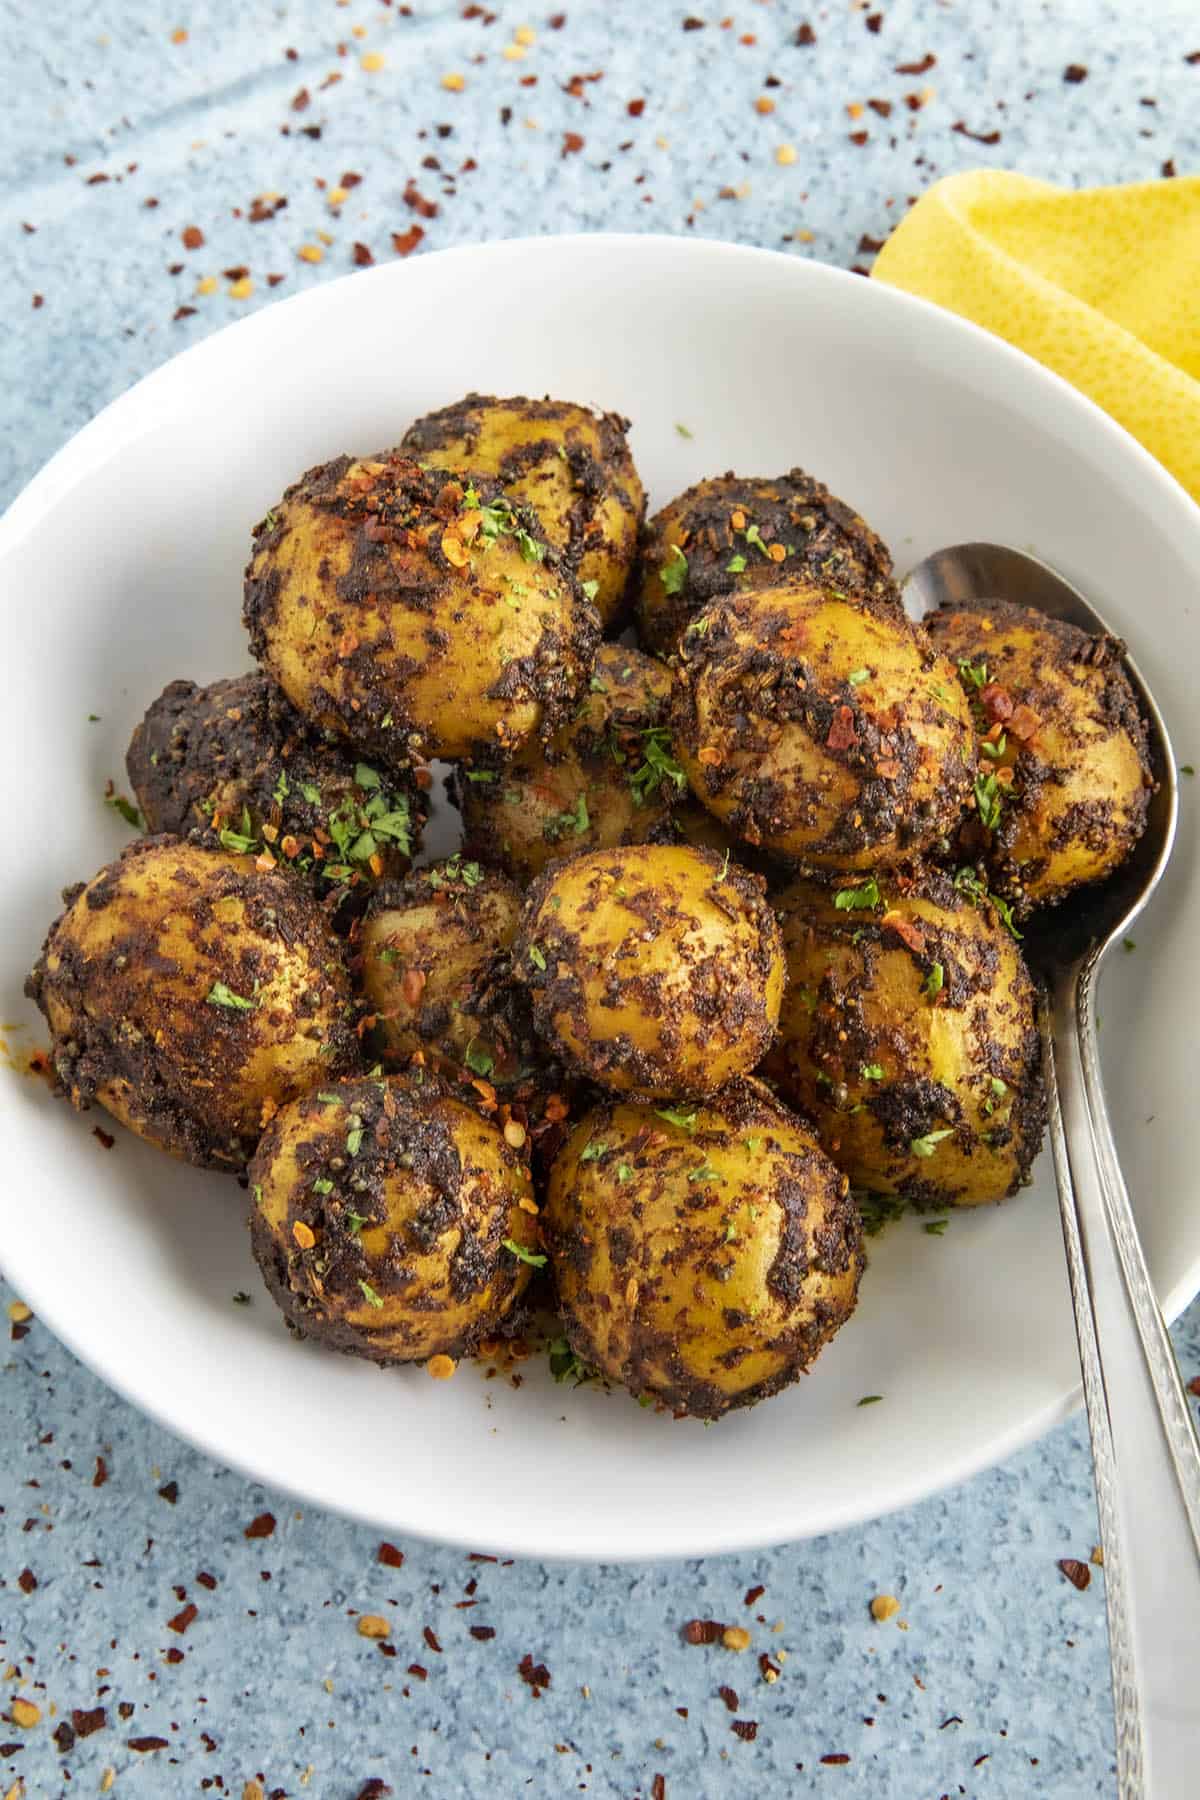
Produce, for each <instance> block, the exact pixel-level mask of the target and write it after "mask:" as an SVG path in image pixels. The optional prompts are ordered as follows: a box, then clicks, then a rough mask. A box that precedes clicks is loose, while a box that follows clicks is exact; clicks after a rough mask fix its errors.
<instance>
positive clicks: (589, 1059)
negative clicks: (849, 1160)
mask: <svg viewBox="0 0 1200 1800" xmlns="http://www.w3.org/2000/svg"><path fill="white" fill-rule="evenodd" d="M513 972H514V974H515V975H516V977H517V979H518V980H521V981H523V982H524V983H525V984H526V986H527V987H528V988H529V991H530V994H531V996H532V1000H533V1017H534V1023H535V1025H536V1027H537V1029H538V1031H539V1033H540V1034H541V1036H542V1037H543V1038H544V1039H545V1040H546V1042H547V1043H549V1044H550V1045H552V1046H553V1047H554V1048H555V1049H557V1050H558V1051H559V1052H560V1053H561V1054H562V1055H563V1056H564V1057H565V1058H566V1059H567V1060H568V1062H570V1063H573V1064H574V1066H575V1067H576V1068H577V1069H578V1070H579V1071H580V1072H581V1073H582V1074H584V1075H586V1076H588V1077H590V1078H591V1079H592V1080H594V1081H597V1082H599V1083H600V1084H601V1085H602V1086H603V1087H606V1088H611V1089H614V1090H616V1091H617V1092H620V1093H627V1092H636V1093H639V1094H645V1095H655V1096H668V1097H669V1096H671V1095H676V1096H678V1095H702V1094H710V1093H713V1092H715V1090H716V1089H717V1088H719V1087H720V1086H722V1085H723V1083H725V1082H726V1081H728V1080H729V1079H730V1077H731V1076H733V1075H739V1074H743V1073H744V1072H745V1071H746V1070H748V1069H752V1068H753V1067H754V1065H755V1063H757V1061H758V1060H759V1058H760V1056H761V1055H762V1054H763V1051H764V1050H765V1049H766V1048H767V1045H768V1044H769V1043H770V1041H771V1038H772V1037H773V1035H774V1032H775V1023H776V1020H777V1019H778V1017H779V1004H780V1000H781V997H782V994H783V980H784V967H783V956H782V951H781V946H780V937H779V927H778V924H777V923H776V920H775V915H774V914H773V913H772V911H771V909H770V907H769V906H768V905H767V903H766V901H765V900H764V898H763V891H762V883H761V882H760V881H757V880H756V879H755V877H754V876H752V875H748V874H747V873H746V871H745V870H744V869H739V868H738V866H737V864H736V863H727V864H724V865H723V864H722V861H721V859H720V858H719V857H717V856H714V855H713V854H712V853H711V851H707V850H697V849H694V848H692V846H691V845H688V844H641V845H633V846H630V847H628V848H625V849H616V850H592V851H589V852H587V853H586V854H585V855H583V856H576V857H573V858H572V859H571V861H570V862H565V863H559V864H555V865H553V866H552V867H550V868H549V869H547V870H546V872H545V874H543V875H541V876H539V878H538V880H537V881H536V882H535V883H534V885H533V887H532V888H531V889H530V891H529V897H528V899H527V900H526V903H525V910H524V912H523V913H522V916H521V925H520V929H519V931H518V934H517V939H516V942H515V944H514V945H513Z"/></svg>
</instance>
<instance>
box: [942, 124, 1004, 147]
mask: <svg viewBox="0 0 1200 1800" xmlns="http://www.w3.org/2000/svg"><path fill="white" fill-rule="evenodd" d="M950 129H951V131H957V133H958V135H959V137H965V138H970V140H971V142H972V143H973V144H998V143H999V142H1000V133H999V132H998V131H971V130H970V129H969V128H968V127H967V125H966V124H965V123H964V121H963V120H962V119H955V121H954V123H953V125H952V126H951V127H950Z"/></svg>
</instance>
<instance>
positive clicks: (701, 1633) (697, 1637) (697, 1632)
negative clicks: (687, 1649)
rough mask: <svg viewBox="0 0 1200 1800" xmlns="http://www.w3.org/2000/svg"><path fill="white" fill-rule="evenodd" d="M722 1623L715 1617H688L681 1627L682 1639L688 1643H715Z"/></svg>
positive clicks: (722, 1626)
mask: <svg viewBox="0 0 1200 1800" xmlns="http://www.w3.org/2000/svg"><path fill="white" fill-rule="evenodd" d="M724 1629H725V1627H724V1625H722V1624H720V1623H719V1621H718V1620H716V1619H689V1620H688V1622H687V1624H686V1625H685V1626H684V1627H683V1636H684V1641H685V1642H686V1643H689V1644H715V1643H716V1641H717V1639H718V1638H719V1637H720V1635H721V1633H722V1632H723V1631H724Z"/></svg>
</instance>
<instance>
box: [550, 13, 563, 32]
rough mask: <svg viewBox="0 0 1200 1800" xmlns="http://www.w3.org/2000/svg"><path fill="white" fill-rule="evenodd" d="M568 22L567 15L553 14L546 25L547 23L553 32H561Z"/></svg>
mask: <svg viewBox="0 0 1200 1800" xmlns="http://www.w3.org/2000/svg"><path fill="white" fill-rule="evenodd" d="M566 22H567V15H566V13H551V15H550V17H549V18H548V19H547V20H546V23H547V25H549V27H550V29H551V31H561V30H562V28H563V26H564V25H565V24H566Z"/></svg>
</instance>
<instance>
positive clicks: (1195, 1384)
mask: <svg viewBox="0 0 1200 1800" xmlns="http://www.w3.org/2000/svg"><path fill="white" fill-rule="evenodd" d="M1188 1393H1189V1394H1195V1396H1196V1398H1197V1399H1198V1400H1200V1375H1193V1376H1192V1379H1191V1380H1190V1381H1189V1382H1188Z"/></svg>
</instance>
